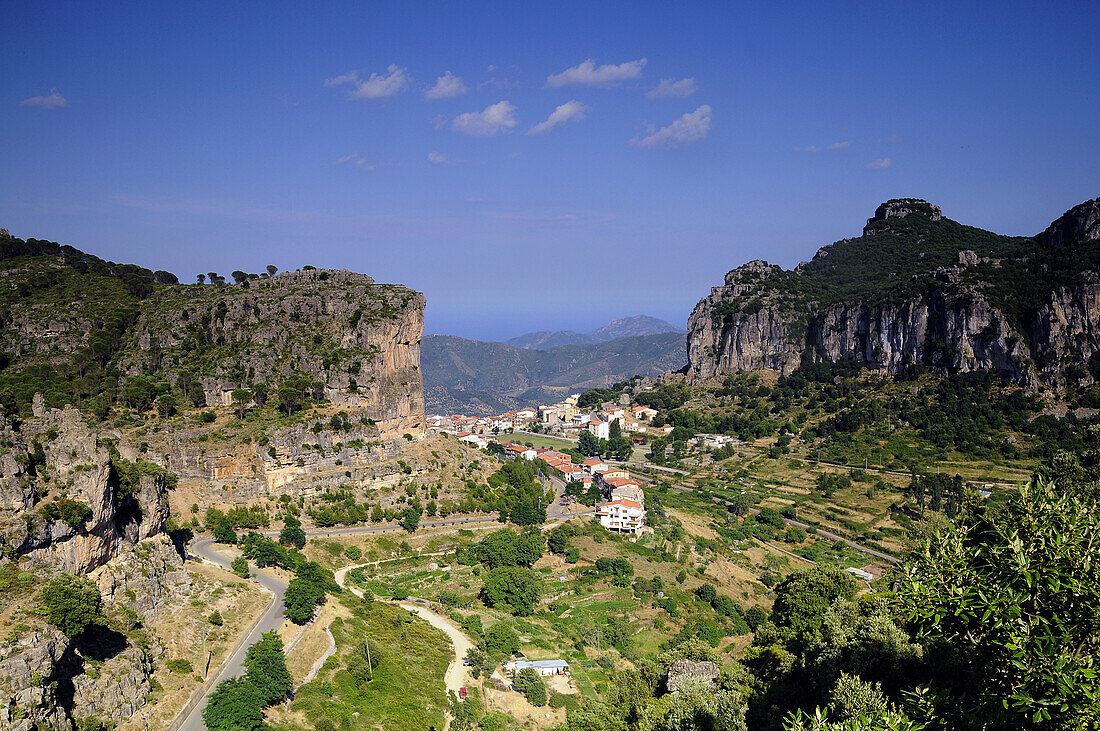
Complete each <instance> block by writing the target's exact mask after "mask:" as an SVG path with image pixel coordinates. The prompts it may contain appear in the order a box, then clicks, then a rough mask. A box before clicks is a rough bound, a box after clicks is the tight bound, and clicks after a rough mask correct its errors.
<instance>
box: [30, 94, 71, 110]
mask: <svg viewBox="0 0 1100 731" xmlns="http://www.w3.org/2000/svg"><path fill="white" fill-rule="evenodd" d="M19 106H21V107H38V108H39V109H61V108H62V107H67V106H69V100H68V99H66V98H65V97H63V96H61V92H59V91H58V90H57V89H50V93H49V94H45V95H43V96H32V97H30V98H28V99H24V100H23V101H21V102H19Z"/></svg>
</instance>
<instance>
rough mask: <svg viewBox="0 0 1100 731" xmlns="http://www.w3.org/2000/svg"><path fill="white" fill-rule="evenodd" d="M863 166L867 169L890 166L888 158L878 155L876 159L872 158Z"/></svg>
mask: <svg viewBox="0 0 1100 731" xmlns="http://www.w3.org/2000/svg"><path fill="white" fill-rule="evenodd" d="M863 167H865V168H867V169H868V170H885V169H886V168H888V167H890V158H888V157H880V158H879V159H877V160H872V161H871V162H869V163H867V164H866V165H864V166H863Z"/></svg>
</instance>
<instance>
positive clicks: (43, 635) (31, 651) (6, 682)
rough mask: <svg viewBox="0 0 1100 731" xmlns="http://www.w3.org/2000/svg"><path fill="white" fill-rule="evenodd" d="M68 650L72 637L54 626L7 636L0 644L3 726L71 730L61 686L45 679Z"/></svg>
mask: <svg viewBox="0 0 1100 731" xmlns="http://www.w3.org/2000/svg"><path fill="white" fill-rule="evenodd" d="M68 652H69V640H68V638H67V637H65V635H63V634H62V633H61V632H60V631H59V630H57V629H55V628H53V627H40V628H38V629H33V630H29V631H27V632H24V633H22V634H18V635H15V636H11V637H8V638H7V639H5V640H3V643H2V644H0V694H2V695H3V696H5V697H6V698H7V699H8V702H7V704H6V705H5V706H4V707H3V708H2V709H0V722H2V723H0V726H2V727H3V728H7V729H14V730H15V731H35V729H39V728H42V729H69V728H71V726H70V723H69V718H68V715H67V714H66V712H65V709H64V708H62V706H61V703H60V702H59V698H58V685H57V684H55V683H52V682H46V681H47V679H48V678H54V677H55V676H56V668H57V667H58V666H59V665H60V664H61V662H62V658H63V657H65V655H66V654H67V653H68Z"/></svg>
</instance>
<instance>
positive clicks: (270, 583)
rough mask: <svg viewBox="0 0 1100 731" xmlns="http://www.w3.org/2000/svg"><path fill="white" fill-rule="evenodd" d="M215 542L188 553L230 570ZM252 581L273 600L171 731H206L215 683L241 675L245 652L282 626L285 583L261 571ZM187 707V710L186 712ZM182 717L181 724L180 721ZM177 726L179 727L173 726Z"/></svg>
mask: <svg viewBox="0 0 1100 731" xmlns="http://www.w3.org/2000/svg"><path fill="white" fill-rule="evenodd" d="M214 545H215V543H214V540H213V539H211V538H205V539H203V540H200V541H196V542H195V543H194V544H192V546H191V553H193V554H195V555H196V556H198V557H199V558H201V559H203V560H204V561H209V562H210V563H213V564H216V565H218V566H221V567H222V568H224V569H227V570H232V569H231V567H230V562H229V560H228V559H226V558H225V557H224V556H222V555H221V554H220V553H218V552H217V551H215V550H214V548H213V546H214ZM253 580H255V581H256V583H258V584H259V585H260V586H262V587H263V588H264V589H265V590H266V591H268V592H269V593H271V594H272V595H273V599H272V601H271V602H270V603H269V604H268V606H267V609H265V610H264V613H263V614H262V615H260V618H259V620H258V621H256V622H255V624H253V626H252V629H251V631H249V632H248V633H247V634H246V635H245V636H244V637H242V638H241V639H239V640H238V641H237V644H236V645H235V646H234V648H233V651H232V653H231V654H230V656H229V658H228V659H227V660H226V661H225V662H224V663H222V666H221V667H220V668H219V669H218V670H217V671H216V672H215V673H214V675H213V676H212V680H209V681H208V682H207V683H205V684H204V685H203V687H204V688H205V689H206V692H205V693H204V694H203V696H202V698H201V699H200V700H199V701H198V702H197V703H194V704H193V705H192V704H189V706H188V707H185V709H184V710H185V714H181V716H177V717H176V722H174V723H173V725H171V726H169V729H170V730H171V731H175V730H176V729H178V730H179V731H206V724H205V723H203V720H202V711H203V709H204V708H206V701H207V699H208V698H209V697H210V693H211V691H213V689H214V688H216V687H217V686H218V683H220V682H222V681H223V680H226V679H228V678H235V677H237V676H239V675H242V674H244V657H245V654H246V653H247V652H248V648H249V647H250V646H251V645H252V644H254V643H255V642H257V641H258V640H259V639H260V635H262V634H263V633H264V632H268V631H270V630H274V629H278V628H279V627H281V626H282V624H283V616H284V615H283V594H285V593H286V584H284V583H283V582H282V581H279V580H278V579H276V578H275V577H273V576H271V575H269V574H265V573H263V572H262V571H255V570H254V571H253ZM188 708H190V710H188ZM181 717H182V719H183V720H182V722H180V718H181ZM176 723H178V725H176Z"/></svg>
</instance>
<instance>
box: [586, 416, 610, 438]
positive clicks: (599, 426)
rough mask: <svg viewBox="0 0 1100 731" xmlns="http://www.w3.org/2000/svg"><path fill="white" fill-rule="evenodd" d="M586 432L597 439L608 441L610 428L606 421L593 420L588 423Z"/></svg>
mask: <svg viewBox="0 0 1100 731" xmlns="http://www.w3.org/2000/svg"><path fill="white" fill-rule="evenodd" d="M587 428H588V431H589V433H590V434H592V435H593V436H594V437H596V438H597V439H610V438H611V426H610V425H609V424H608V423H607V422H606V421H600V420H599V419H593V420H592V421H590V422H588V425H587Z"/></svg>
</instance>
